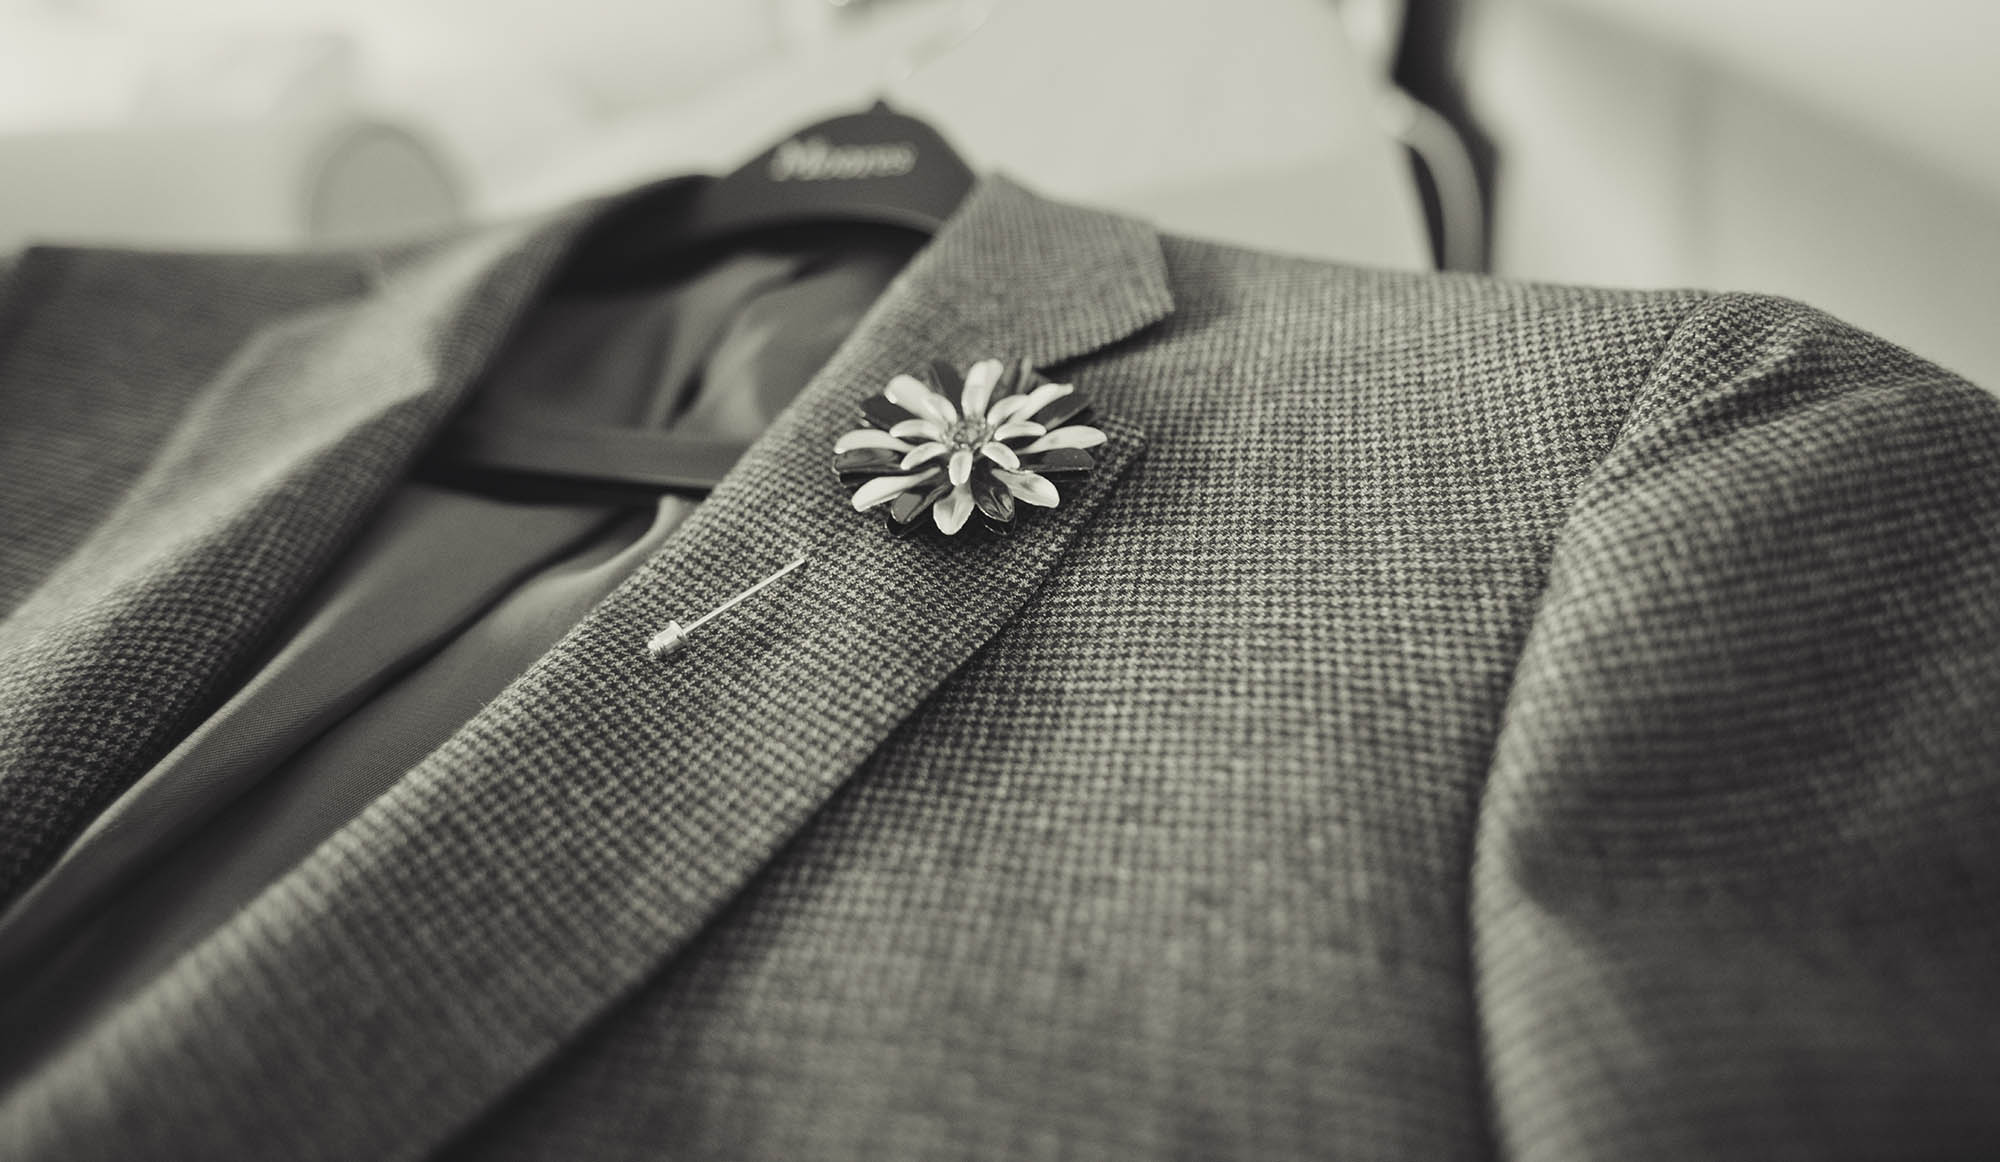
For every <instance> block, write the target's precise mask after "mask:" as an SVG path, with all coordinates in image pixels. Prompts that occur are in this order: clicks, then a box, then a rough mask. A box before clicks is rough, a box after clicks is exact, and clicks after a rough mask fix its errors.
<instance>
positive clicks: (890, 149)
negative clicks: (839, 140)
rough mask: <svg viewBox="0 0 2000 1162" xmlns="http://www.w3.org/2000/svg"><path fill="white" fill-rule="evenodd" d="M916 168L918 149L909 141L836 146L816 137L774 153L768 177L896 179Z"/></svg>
mask: <svg viewBox="0 0 2000 1162" xmlns="http://www.w3.org/2000/svg"><path fill="white" fill-rule="evenodd" d="M916 168H917V147H916V145H915V144H914V143H913V142H908V141H885V142H880V143H878V144H874V145H836V144H834V143H833V142H831V141H828V140H827V139H826V138H824V137H820V136H818V135H814V136H812V137H808V138H806V139H805V140H803V141H801V140H800V139H798V138H796V137H794V138H792V139H791V140H790V141H786V142H783V143H781V144H780V145H779V146H778V148H777V149H775V150H773V151H772V153H771V162H770V166H769V173H770V175H771V180H772V181H774V182H826V181H852V180H854V179H857V178H897V177H902V176H903V175H904V174H907V173H910V172H912V171H914V170H915V169H916Z"/></svg>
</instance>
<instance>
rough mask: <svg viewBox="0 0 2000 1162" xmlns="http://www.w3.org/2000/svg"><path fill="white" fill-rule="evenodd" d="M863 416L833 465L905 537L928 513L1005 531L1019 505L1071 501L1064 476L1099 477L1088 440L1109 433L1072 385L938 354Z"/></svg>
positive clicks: (945, 521) (860, 507)
mask: <svg viewBox="0 0 2000 1162" xmlns="http://www.w3.org/2000/svg"><path fill="white" fill-rule="evenodd" d="M954 395H955V396H957V399H958V402H957V403H953V402H952V397H953V396H954ZM861 416H862V420H863V421H864V423H865V424H866V425H867V426H866V427H860V428H856V429H854V430H853V431H851V432H848V433H847V434H846V435H843V436H841V437H840V438H839V439H838V440H836V441H834V444H833V468H834V471H835V472H836V473H838V474H839V476H840V480H841V483H843V484H846V485H848V486H850V487H853V488H854V501H853V503H854V508H855V510H856V511H857V512H867V511H869V510H871V509H873V510H877V511H879V512H881V513H882V519H883V520H884V522H885V523H886V524H887V525H888V527H889V529H890V530H891V531H892V532H896V533H899V534H900V533H907V532H909V531H910V530H911V529H913V528H915V527H917V526H918V525H919V524H920V523H922V520H923V516H924V514H925V513H926V512H928V513H929V514H930V518H931V520H930V523H931V524H933V525H935V526H936V528H937V529H938V531H939V532H942V533H944V534H946V535H947V536H949V535H952V534H955V533H957V532H958V531H959V530H960V529H962V528H964V527H965V526H966V524H967V523H968V522H969V521H970V520H971V519H972V514H973V513H975V512H977V513H978V514H979V515H980V517H981V518H982V520H983V523H984V524H985V525H986V526H987V527H990V528H993V529H997V530H1005V529H1007V528H1009V527H1011V526H1012V524H1013V522H1014V515H1015V513H1016V511H1017V510H1018V506H1019V505H1022V504H1027V505H1032V506H1034V507H1037V508H1054V507H1056V506H1057V505H1058V504H1060V503H1062V494H1061V493H1060V492H1058V491H1057V489H1056V482H1057V481H1061V480H1080V479H1082V478H1083V477H1085V476H1088V475H1089V474H1090V470H1091V469H1092V468H1094V467H1095V466H1096V462H1095V461H1094V460H1093V459H1092V458H1091V455H1090V453H1089V452H1087V451H1085V450H1084V449H1086V448H1094V447H1096V446H1097V445H1099V444H1102V443H1103V442H1104V433H1103V432H1102V431H1100V430H1098V429H1097V428H1094V427H1091V426H1089V424H1088V423H1086V422H1085V421H1087V420H1089V419H1090V401H1089V400H1087V399H1085V398H1084V397H1083V396H1082V395H1079V394H1078V393H1077V391H1076V389H1075V388H1074V387H1073V386H1071V385H1070V384H1067V383H1050V382H1048V381H1047V380H1046V379H1044V378H1043V377H1042V376H1040V375H1037V374H1036V373H1035V371H1034V370H1033V369H1032V368H1030V367H1029V366H1028V365H1027V363H1025V362H1017V363H1015V364H1013V365H1012V366H1011V367H1010V366H1007V365H1005V364H1002V363H1001V361H1000V360H998V359H983V360H980V361H979V362H978V363H975V364H973V365H972V366H971V367H970V368H968V369H967V370H966V371H965V372H964V373H963V374H960V372H959V371H958V370H957V369H956V368H954V367H952V366H951V365H950V364H948V363H943V362H936V363H933V364H931V366H930V367H929V368H928V369H926V370H925V372H924V375H923V377H922V378H919V377H917V376H914V375H898V376H896V377H895V378H894V379H891V380H890V381H889V386H888V388H887V389H886V390H884V391H883V392H882V394H880V395H876V396H870V397H869V398H868V400H867V401H866V402H865V403H863V404H862V405H861Z"/></svg>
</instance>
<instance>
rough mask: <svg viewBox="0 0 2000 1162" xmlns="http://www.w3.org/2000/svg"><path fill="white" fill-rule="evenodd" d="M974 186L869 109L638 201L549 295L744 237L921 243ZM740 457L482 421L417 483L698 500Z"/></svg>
mask: <svg viewBox="0 0 2000 1162" xmlns="http://www.w3.org/2000/svg"><path fill="white" fill-rule="evenodd" d="M976 27H977V26H976V25H975V26H974V27H973V28H970V29H967V30H966V33H965V34H964V35H970V33H971V32H972V31H974V30H976ZM963 39H964V36H960V37H957V38H955V39H954V40H953V41H952V42H951V44H948V45H945V46H944V47H943V48H942V49H940V50H939V52H938V53H937V54H934V55H933V58H932V59H935V56H936V55H941V54H942V52H943V51H948V50H949V49H950V48H951V47H954V46H955V45H956V44H957V43H958V42H959V41H961V40H963ZM916 67H921V66H920V65H919V66H916ZM975 181H976V175H975V174H974V173H973V171H972V168H971V167H970V166H969V165H967V164H966V163H965V161H964V159H963V158H961V157H960V156H959V154H958V152H957V151H956V150H954V149H953V148H952V147H951V145H950V144H949V143H948V142H946V141H945V139H944V138H943V137H942V136H941V135H940V134H939V133H938V132H937V131H936V130H935V129H933V128H931V126H929V125H928V124H926V123H925V122H923V121H922V120H919V119H918V118H915V117H911V116H908V115H906V114H903V113H899V112H897V111H896V110H894V109H892V108H890V107H889V105H888V104H887V103H886V102H884V101H880V100H878V101H876V102H875V104H874V105H873V106H872V107H870V108H869V109H867V110H865V111H863V112H860V113H850V114H843V115H839V116H834V117H829V118H825V119H823V120H820V121H816V122H814V123H812V124H810V125H807V126H805V127H804V128H802V129H799V130H796V131H794V132H792V133H790V134H787V135H786V136H785V137H784V138H783V139H782V140H780V141H778V142H777V143H775V144H774V145H772V146H771V147H770V148H768V149H766V150H764V151H763V152H762V153H760V154H758V155H757V156H756V157H754V158H752V159H751V160H750V161H748V162H746V163H745V164H743V165H742V166H739V167H738V168H737V169H736V170H735V171H733V172H732V173H730V174H728V175H727V176H725V177H722V178H719V179H715V180H712V181H706V182H702V181H690V180H688V179H680V180H669V181H667V182H663V183H660V184H658V185H656V186H653V187H649V188H648V189H645V190H641V191H639V192H638V193H637V194H635V195H633V196H631V197H630V198H628V199H627V200H626V201H625V202H624V203H623V204H622V205H619V206H617V207H614V208H613V209H611V210H610V211H608V212H607V213H606V214H605V215H603V216H602V217H601V218H600V220H599V221H598V222H597V223H596V224H595V225H594V226H593V228H592V229H591V230H590V231H589V232H588V233H587V234H586V235H585V237H583V238H582V239H580V240H579V241H578V244H577V246H576V248H575V250H574V252H573V255H572V258H571V259H570V261H569V262H568V264H567V265H566V267H565V269H564V270H563V271H562V272H561V273H560V274H559V275H558V276H557V278H556V279H555V289H556V290H557V291H558V292H560V291H562V290H565V289H582V288H589V287H597V288H605V287H612V286H630V285H634V284H637V283H643V282H644V281H646V280H647V279H648V278H655V279H656V278H658V277H660V275H661V274H662V273H664V272H666V271H669V270H673V269H686V268H687V266H688V265H689V264H693V263H698V262H700V261H702V260H703V259H705V258H707V257H713V256H714V255H715V254H717V253H719V252H721V251H723V250H726V249H727V248H728V247H729V246H731V245H733V244H738V243H740V242H742V240H743V239H745V238H746V237H748V236H750V235H753V234H765V233H771V234H778V233H783V232H785V231H795V230H798V229H800V228H810V227H817V226H826V225H845V224H854V225H861V226H870V227H876V228H889V229H895V230H902V231H914V232H916V233H917V234H920V235H923V236H930V235H932V234H935V233H936V232H937V230H938V229H939V228H940V227H941V226H943V224H944V223H945V221H946V220H947V219H948V218H949V217H950V216H951V214H952V212H953V211H954V210H956V209H957V207H958V205H959V204H960V203H961V202H963V201H964V200H965V197H966V195H967V194H969V193H970V192H971V190H972V187H973V184H974V182H975ZM748 447H749V446H748V445H747V444H745V443H742V442H740V441H735V440H728V439H723V438H719V437H710V436H698V435H689V434H676V433H674V432H672V431H669V430H658V429H643V428H627V427H615V426H606V425H592V424H566V423H558V422H551V421H550V420H549V419H548V418H547V417H546V416H524V415H523V416H515V415H505V414H495V413H492V412H484V413H476V414H472V415H467V416H461V417H460V418H459V419H458V421H456V422H454V423H453V424H452V425H450V426H449V427H448V428H447V429H446V430H445V431H444V432H443V433H442V434H441V435H440V437H439V438H438V440H437V442H436V443H435V444H434V445H433V447H432V450H431V452H430V455H429V456H428V457H427V458H426V461H425V464H424V475H425V476H426V477H427V478H429V479H432V480H436V481H440V482H444V483H451V484H456V485H462V486H465V485H469V486H473V487H479V488H482V489H484V490H486V491H489V492H497V493H500V494H503V495H519V496H532V497H535V498H537V499H564V500H577V499H605V500H612V501H616V502H631V501H634V500H637V499H642V498H644V497H646V496H649V495H654V494H657V493H660V492H684V493H700V494H705V493H707V492H708V491H709V490H711V489H713V488H714V487H715V486H716V485H717V484H718V483H720V482H721V480H722V477H723V476H724V475H725V474H726V473H727V472H728V471H729V469H730V467H731V466H733V465H734V464H735V463H736V461H737V460H738V459H740V458H741V457H742V455H743V453H744V452H745V451H747V450H748Z"/></svg>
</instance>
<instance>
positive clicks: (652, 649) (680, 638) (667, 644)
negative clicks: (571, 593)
mask: <svg viewBox="0 0 2000 1162" xmlns="http://www.w3.org/2000/svg"><path fill="white" fill-rule="evenodd" d="M805 563H806V559H805V556H804V554H801V555H800V556H799V559H798V560H796V561H793V562H792V563H791V564H789V565H787V566H785V567H784V568H782V569H780V570H778V571H777V572H776V573H773V574H771V575H770V576H769V577H766V578H764V579H763V580H762V581H759V582H757V583H756V584H755V585H752V586H751V587H750V588H748V589H745V590H744V591H743V592H741V593H738V594H737V595H736V596H734V597H732V598H730V599H729V600H727V601H725V602H723V603H722V604H721V605H718V606H716V607H715V608H714V609H711V610H709V611H708V612H707V613H704V614H702V615H701V616H700V617H698V618H696V619H695V620H694V621H692V622H690V623H689V624H687V625H682V624H681V623H680V622H678V621H670V622H668V623H667V628H665V629H663V630H661V631H660V632H658V633H656V634H654V635H653V637H652V640H650V641H648V642H647V643H646V652H647V653H649V654H651V655H653V656H654V657H656V658H663V657H666V656H667V655H668V654H671V653H673V652H674V651H675V650H677V649H679V648H681V643H682V642H684V641H686V640H687V636H688V635H689V634H691V633H693V632H694V631H695V630H698V629H700V628H701V627H702V626H703V625H705V624H707V623H708V622H709V621H710V620H711V619H713V618H714V617H716V616H717V615H719V614H721V613H723V612H724V611H725V610H727V609H728V608H729V607H730V606H732V605H735V604H736V603H737V602H739V601H741V600H743V599H744V598H746V597H748V596H750V595H751V594H752V593H755V592H757V591H758V590H759V589H762V588H763V587H764V586H766V585H769V584H770V583H771V582H773V581H776V580H777V579H778V578H780V577H783V576H784V575H785V574H787V573H789V572H791V571H792V570H794V569H796V568H798V567H799V566H800V565H803V564H805Z"/></svg>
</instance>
